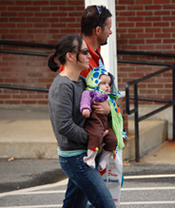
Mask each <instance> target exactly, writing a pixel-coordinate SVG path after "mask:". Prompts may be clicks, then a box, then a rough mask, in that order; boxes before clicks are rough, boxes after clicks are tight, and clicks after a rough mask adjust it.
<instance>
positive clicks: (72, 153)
mask: <svg viewBox="0 0 175 208" xmlns="http://www.w3.org/2000/svg"><path fill="white" fill-rule="evenodd" d="M57 151H58V155H60V156H62V157H73V156H77V155H80V154H82V153H85V152H87V150H70V151H62V150H60V148H59V147H58V148H57Z"/></svg>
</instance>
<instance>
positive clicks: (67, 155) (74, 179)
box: [48, 35, 115, 208]
mask: <svg viewBox="0 0 175 208" xmlns="http://www.w3.org/2000/svg"><path fill="white" fill-rule="evenodd" d="M90 58H91V56H90V54H89V53H88V49H87V45H86V43H85V42H84V41H83V39H82V37H81V36H79V35H69V36H65V37H63V38H61V39H60V41H59V42H58V44H57V46H56V51H55V53H54V54H53V55H51V56H50V58H49V61H48V65H49V67H50V68H51V69H52V70H53V71H57V70H58V69H59V64H61V65H63V66H64V70H63V71H62V72H60V74H58V75H57V77H56V78H55V79H54V81H53V83H52V85H51V87H50V90H49V109H50V118H51V122H52V127H53V130H54V133H55V136H56V139H57V142H58V155H59V161H60V164H61V167H62V169H63V171H64V172H65V174H66V175H67V176H68V178H69V182H68V186H67V191H66V195H65V199H64V202H63V208H85V207H86V204H87V201H88V200H89V201H90V202H91V204H92V205H93V206H94V207H98V208H109V207H110V208H114V207H115V204H114V202H113V199H112V196H111V194H110V192H109V190H108V188H107V186H106V185H105V183H104V181H103V179H102V177H101V176H100V173H99V172H98V170H97V169H93V168H91V167H89V166H88V165H87V164H85V163H84V161H83V157H84V156H86V155H87V145H88V133H87V132H86V131H85V130H84V124H85V117H83V116H82V115H81V112H80V110H79V109H80V99H81V94H82V92H83V90H84V89H85V87H86V84H85V80H84V78H83V77H81V76H79V75H80V72H81V71H82V70H84V69H86V68H88V67H89V59H90ZM58 61H59V64H58V65H57V63H58ZM56 62H57V63H56Z"/></svg>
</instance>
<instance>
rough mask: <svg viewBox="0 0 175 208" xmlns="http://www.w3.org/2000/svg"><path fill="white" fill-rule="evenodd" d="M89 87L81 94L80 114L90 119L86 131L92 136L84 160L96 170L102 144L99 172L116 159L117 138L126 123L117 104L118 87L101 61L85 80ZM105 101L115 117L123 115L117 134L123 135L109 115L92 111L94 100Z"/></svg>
mask: <svg viewBox="0 0 175 208" xmlns="http://www.w3.org/2000/svg"><path fill="white" fill-rule="evenodd" d="M86 84H87V88H86V90H85V91H84V92H83V93H82V98H81V103H80V111H81V112H82V115H83V116H85V117H86V118H87V121H86V124H85V130H86V131H87V132H88V134H89V143H88V151H87V156H86V157H84V158H83V160H84V162H85V163H87V164H88V165H89V166H91V167H92V168H95V167H96V164H95V157H96V155H97V152H98V151H99V150H101V147H102V144H103V145H104V146H103V148H102V155H101V158H100V160H99V170H103V169H105V168H106V165H107V162H108V160H109V159H110V157H111V156H112V154H113V155H114V156H115V150H116V147H117V144H118V142H117V139H118V138H117V136H121V137H122V131H123V123H122V118H121V114H120V108H119V107H118V106H117V105H116V99H117V98H118V96H119V95H118V92H119V91H117V90H116V88H115V84H114V76H113V75H112V74H110V73H109V72H107V71H106V70H105V69H104V66H103V64H102V62H100V66H99V67H98V68H93V69H92V70H91V71H90V72H89V74H88V76H87V78H86ZM106 99H108V101H109V104H110V107H111V116H112V118H113V116H114V114H120V116H119V118H120V119H118V118H117V120H118V121H119V122H117V124H119V126H118V128H117V131H118V130H119V129H120V131H121V135H120V134H118V135H117V134H116V133H115V131H114V129H113V127H114V125H112V123H113V119H111V121H109V119H108V116H106V115H104V114H100V113H98V112H97V111H95V110H92V109H91V105H92V103H93V102H94V101H96V102H104V101H105V100H106ZM112 109H113V110H112ZM114 117H116V116H114ZM115 120H116V119H115ZM110 123H111V124H110ZM120 126H121V128H120ZM106 129H108V130H109V132H108V134H107V135H106V136H105V137H104V138H103V133H104V131H105V130H106ZM120 141H121V139H120Z"/></svg>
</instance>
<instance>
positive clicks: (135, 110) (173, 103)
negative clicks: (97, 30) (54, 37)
mask: <svg viewBox="0 0 175 208" xmlns="http://www.w3.org/2000/svg"><path fill="white" fill-rule="evenodd" d="M0 44H1V45H11V46H12V45H14V46H25V47H26V46H27V47H37V48H38V47H39V48H47V49H53V48H55V45H52V44H40V43H28V42H18V41H8V40H0ZM0 53H11V54H20V55H31V56H44V57H47V56H48V55H49V54H48V53H39V52H31V51H19V50H5V49H0ZM117 53H118V54H127V55H144V56H160V57H175V54H168V53H155V52H142V51H125V50H117ZM117 61H118V63H130V64H143V65H154V66H167V68H164V69H161V70H159V71H157V72H155V73H152V74H149V75H147V76H145V77H142V78H139V79H137V80H134V81H131V82H128V83H127V84H126V88H125V91H126V112H127V114H129V115H130V114H132V113H134V114H135V147H136V152H135V155H136V161H137V162H139V161H140V155H139V122H140V121H142V120H144V119H146V118H148V117H150V116H152V115H154V114H156V113H158V112H160V111H162V110H165V109H166V108H168V107H170V106H173V140H174V141H175V71H174V69H175V65H173V64H171V63H160V62H150V61H136V60H123V59H118V60H117ZM169 70H173V99H172V100H166V99H153V98H142V97H138V84H139V83H140V82H142V81H144V80H147V79H149V78H151V77H154V76H156V75H158V74H161V73H164V72H166V71H169ZM132 85H133V86H134V96H133V97H132V96H130V94H129V88H130V86H132ZM0 88H6V89H14V90H29V91H39V92H48V89H43V88H34V87H22V86H11V85H10V86H7V85H0ZM130 100H134V108H133V109H132V110H130ZM139 100H142V101H155V102H162V103H168V104H167V105H165V106H163V107H160V108H159V109H157V110H154V111H152V112H150V113H148V114H146V115H144V116H141V117H139V115H138V107H139V106H138V104H139V103H138V101H139Z"/></svg>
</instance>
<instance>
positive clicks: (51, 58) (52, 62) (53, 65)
mask: <svg viewBox="0 0 175 208" xmlns="http://www.w3.org/2000/svg"><path fill="white" fill-rule="evenodd" d="M54 59H55V54H54V53H52V54H51V55H50V56H49V58H48V67H49V68H50V69H51V70H52V71H54V72H56V71H57V70H58V69H59V68H60V66H58V64H57V63H56V62H55V60H54Z"/></svg>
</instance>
